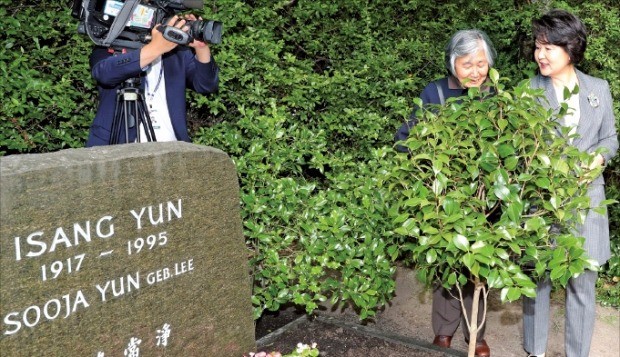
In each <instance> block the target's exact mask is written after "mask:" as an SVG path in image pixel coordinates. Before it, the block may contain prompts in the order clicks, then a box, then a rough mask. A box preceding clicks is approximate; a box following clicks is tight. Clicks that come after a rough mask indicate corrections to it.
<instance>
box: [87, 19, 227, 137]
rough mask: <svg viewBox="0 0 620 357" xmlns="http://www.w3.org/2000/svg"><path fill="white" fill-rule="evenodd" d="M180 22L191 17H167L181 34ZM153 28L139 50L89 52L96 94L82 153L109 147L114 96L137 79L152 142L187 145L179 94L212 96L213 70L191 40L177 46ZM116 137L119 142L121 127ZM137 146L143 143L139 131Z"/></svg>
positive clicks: (132, 132) (205, 48)
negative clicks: (139, 78) (95, 83)
mask: <svg viewBox="0 0 620 357" xmlns="http://www.w3.org/2000/svg"><path fill="white" fill-rule="evenodd" d="M186 20H191V21H195V20H196V17H195V16H194V15H185V16H184V17H179V16H176V15H175V16H173V17H172V18H171V19H170V20H169V21H168V23H167V25H168V26H174V27H177V28H179V29H182V30H183V31H185V32H187V31H188V29H189V27H188V26H187V25H186ZM158 27H159V26H154V27H153V29H152V30H151V36H152V39H151V41H150V42H149V43H148V44H146V45H144V47H142V48H141V49H138V50H132V51H129V52H126V51H124V50H123V51H122V52H121V53H115V51H114V50H113V49H111V48H104V47H95V48H94V49H93V51H92V53H91V55H90V67H91V72H92V75H93V77H94V79H95V80H96V81H97V89H98V91H99V107H98V109H97V115H96V116H95V119H94V121H93V124H92V126H91V128H90V133H89V135H88V141H87V143H86V146H87V147H91V146H99V145H109V144H110V138H111V136H112V133H111V129H112V123H113V122H114V119H115V118H114V117H115V107H116V95H117V90H118V89H120V88H121V85H122V84H123V82H124V81H125V80H127V79H131V78H137V77H141V83H142V84H141V86H142V88H143V89H144V92H143V93H144V99H145V102H146V103H145V104H146V105H145V106H146V109H147V110H148V112H149V115H150V118H151V122H152V123H153V129H154V131H155V138H156V140H157V141H177V140H180V141H187V142H189V141H190V138H189V135H188V133H187V118H186V102H185V89H186V87H189V88H190V89H192V90H194V91H196V92H198V93H201V94H206V93H213V92H215V91H217V89H218V81H219V79H218V72H219V69H218V67H217V64H216V63H215V60H214V58H213V56H212V54H211V50H210V49H209V45H208V44H207V43H205V42H201V41H198V40H194V41H193V42H191V43H190V44H189V47H191V48H192V49H193V50H192V49H190V48H188V47H184V46H178V45H177V44H176V43H174V42H170V41H168V40H166V39H165V38H164V37H163V34H162V33H161V32H160V31H159V30H158V29H157V28H158ZM136 126H138V125H137V124H136V125H135V126H133V127H132V128H129V142H135V141H137V137H138V136H137V130H136ZM120 127H121V129H120V131H121V133H120V135H119V136H118V137H119V138H121V139H122V140H123V141H124V140H125V132H124V131H125V129H124V125H120ZM140 128H141V131H142V134H140V138H141V140H140V141H146V140H145V139H144V138H145V135H144V129H143V128H142V126H140Z"/></svg>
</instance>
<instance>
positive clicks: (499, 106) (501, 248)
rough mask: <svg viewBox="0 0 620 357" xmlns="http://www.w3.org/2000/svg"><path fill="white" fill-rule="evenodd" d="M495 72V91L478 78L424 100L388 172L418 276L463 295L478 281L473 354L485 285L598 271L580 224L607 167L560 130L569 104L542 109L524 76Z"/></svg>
mask: <svg viewBox="0 0 620 357" xmlns="http://www.w3.org/2000/svg"><path fill="white" fill-rule="evenodd" d="M489 77H490V79H491V82H492V87H493V89H494V90H491V91H490V92H488V93H484V92H480V91H479V90H478V88H471V89H469V91H468V95H467V96H465V97H463V98H451V99H449V100H448V101H447V103H446V105H445V106H443V107H438V106H437V107H431V108H429V107H426V108H422V102H421V101H420V100H418V102H417V103H416V105H417V106H418V107H419V108H422V109H420V110H419V111H418V112H417V117H418V119H419V123H418V124H417V125H416V126H415V127H414V128H412V130H411V133H410V135H409V138H408V139H407V141H405V142H403V143H401V144H402V145H403V146H405V147H406V148H408V150H409V155H406V154H401V155H398V156H399V157H398V158H397V162H398V164H397V165H396V166H395V167H394V169H393V170H392V172H391V173H390V174H389V175H388V176H389V178H388V179H387V183H388V184H389V187H390V188H391V190H392V192H394V193H397V195H398V196H397V197H398V199H397V200H396V202H395V203H394V205H395V206H394V207H393V209H392V210H391V214H392V218H393V219H394V222H395V223H396V226H397V227H398V228H397V229H396V230H395V232H396V233H398V234H400V235H402V236H404V237H405V239H404V244H403V249H404V251H405V252H406V254H407V255H409V254H410V257H411V259H412V260H413V261H414V263H415V264H416V265H417V268H418V271H419V273H418V277H419V278H420V279H421V280H422V281H423V282H425V283H426V284H428V285H430V284H433V283H437V282H438V283H439V284H441V285H443V287H445V288H446V289H448V290H451V291H454V292H455V293H454V294H455V295H456V294H457V292H458V295H460V297H461V299H460V300H461V301H463V299H462V288H463V287H464V286H465V284H467V283H471V284H473V285H474V286H475V290H474V296H473V301H474V304H473V306H472V311H471V315H470V316H468V317H467V318H466V322H467V327H468V328H469V336H470V338H469V356H474V350H475V344H476V335H477V332H478V331H479V329H480V328H481V327H482V324H484V317H483V319H482V321H483V322H482V323H481V324H480V325H478V319H477V318H474V316H478V309H479V306H478V305H479V303H478V301H479V298H480V296H481V295H482V297H483V301H484V307H483V308H484V309H485V311H484V314H483V316H484V315H486V298H487V296H488V293H489V289H501V299H502V301H514V300H517V299H519V298H520V297H521V296H522V295H525V296H528V297H534V296H535V295H536V291H535V288H536V284H535V281H537V280H538V279H540V278H542V277H545V276H547V275H548V276H549V277H550V278H551V280H552V281H553V282H554V283H557V284H559V285H562V286H565V285H566V283H567V282H568V280H569V279H570V277H571V276H574V275H577V274H580V273H581V272H583V271H584V269H597V266H596V262H595V261H594V260H591V259H589V258H588V257H587V255H586V253H585V251H584V249H583V248H582V246H583V238H581V237H578V236H576V232H577V231H576V230H575V227H576V225H577V224H579V223H581V222H583V219H584V218H585V213H586V211H587V210H588V209H589V206H590V202H589V198H588V197H587V195H586V191H587V186H588V185H587V183H588V182H589V181H590V180H592V179H593V178H594V177H596V175H599V174H600V173H601V172H600V171H601V169H595V170H590V169H588V165H589V163H590V162H591V160H592V157H593V156H592V155H591V154H588V153H584V152H580V151H579V150H577V149H576V148H575V147H573V146H571V145H569V144H568V140H571V139H572V138H571V137H570V136H569V135H567V134H568V132H567V131H566V130H564V131H563V132H562V131H559V129H558V125H557V120H556V119H557V116H558V115H563V114H564V113H565V112H566V110H567V108H566V107H564V108H562V109H561V110H560V113H559V114H557V113H556V114H554V113H553V111H552V110H550V109H546V108H545V107H544V106H543V105H542V104H541V103H540V100H541V98H542V97H543V94H542V92H541V91H540V90H534V89H531V88H530V87H529V82H528V81H523V82H522V83H520V84H519V85H518V86H516V87H515V88H512V89H506V88H505V86H504V85H503V84H502V83H503V80H500V79H499V74H498V72H497V71H495V70H491V72H490V73H489ZM489 93H493V94H489ZM566 94H570V93H566ZM608 203H609V202H604V203H603V204H608ZM595 209H596V210H597V211H599V212H600V209H604V208H600V209H599V208H595ZM463 310H464V311H465V309H463ZM465 315H467V314H465Z"/></svg>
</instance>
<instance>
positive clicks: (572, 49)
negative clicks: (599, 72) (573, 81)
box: [532, 9, 588, 63]
mask: <svg viewBox="0 0 620 357" xmlns="http://www.w3.org/2000/svg"><path fill="white" fill-rule="evenodd" d="M532 25H533V31H532V34H533V35H534V41H538V42H540V43H543V44H551V45H555V46H560V47H562V48H563V49H564V51H566V53H568V55H569V57H570V60H571V62H572V63H579V62H581V61H582V60H583V56H584V53H585V52H586V47H587V45H588V38H587V35H586V27H585V25H584V24H583V22H581V20H580V19H579V18H578V17H577V16H575V15H573V14H571V13H570V12H568V11H565V10H559V9H555V10H551V11H549V12H547V13H546V14H544V15H543V16H541V17H540V18H539V19H535V20H534V21H532Z"/></svg>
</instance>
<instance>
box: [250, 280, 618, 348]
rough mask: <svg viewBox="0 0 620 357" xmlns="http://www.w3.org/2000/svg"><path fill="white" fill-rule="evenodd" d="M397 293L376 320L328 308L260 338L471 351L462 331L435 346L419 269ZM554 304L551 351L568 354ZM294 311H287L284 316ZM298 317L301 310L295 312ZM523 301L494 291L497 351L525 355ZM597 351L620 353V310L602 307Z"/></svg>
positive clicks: (279, 342)
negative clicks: (504, 299) (504, 298)
mask: <svg viewBox="0 0 620 357" xmlns="http://www.w3.org/2000/svg"><path fill="white" fill-rule="evenodd" d="M396 286H397V289H396V296H395V298H394V299H393V300H392V302H391V304H390V305H389V306H387V307H386V308H385V309H383V311H381V312H380V313H379V314H378V315H377V317H376V319H375V320H374V321H371V322H368V323H366V324H364V325H360V324H359V321H358V320H357V318H356V316H355V315H354V314H353V313H351V312H350V311H346V310H345V311H329V310H326V311H322V312H320V314H319V318H318V319H315V320H312V321H308V320H306V319H299V320H297V321H296V322H294V323H293V324H291V325H289V326H288V327H286V328H283V329H281V330H280V333H279V334H277V335H274V334H272V335H267V336H266V337H265V338H263V339H262V342H261V340H259V342H260V343H259V347H261V349H262V350H278V349H279V350H281V351H282V352H290V351H291V350H292V349H293V348H294V346H295V344H296V343H297V342H304V343H308V344H309V343H312V342H317V343H319V350H321V356H335V357H336V356H337V357H344V356H365V357H374V356H377V357H380V356H381V357H386V356H391V357H400V356H420V357H426V356H428V357H431V356H465V355H466V351H467V346H466V344H465V342H464V341H463V338H462V332H461V331H460V328H459V331H457V333H456V335H455V338H454V340H453V344H452V347H453V348H452V349H450V350H439V349H437V348H435V346H432V345H431V344H430V342H431V341H432V339H433V332H432V329H431V324H430V311H431V294H430V292H429V291H427V290H426V289H424V288H423V287H422V286H421V285H420V284H419V282H418V281H417V279H416V278H415V274H414V272H413V271H411V270H409V269H406V268H399V269H398V273H397V280H396ZM557 296H558V298H557V299H556V301H554V304H553V306H552V321H551V325H550V339H549V345H548V349H547V356H548V357H561V356H564V353H563V351H564V333H563V332H564V308H563V304H562V301H561V300H562V298H561V296H562V295H561V294H557ZM287 315H288V317H287V318H288V319H289V320H290V319H291V314H290V313H289V314H286V313H283V314H281V316H282V317H281V318H284V317H285V316H287ZM293 317H294V318H296V317H298V316H293ZM521 330H522V320H521V303H520V302H515V303H506V304H502V303H501V302H500V301H499V298H498V297H497V296H496V295H494V294H493V293H492V294H491V296H490V297H489V310H488V312H487V334H486V340H487V342H488V344H489V345H490V347H491V354H492V356H494V357H523V356H525V353H524V351H523V349H522V347H521V340H522V331H521ZM590 356H591V357H620V311H619V310H617V309H614V308H604V307H601V306H599V307H597V318H596V323H595V330H594V337H593V341H592V348H591V350H590Z"/></svg>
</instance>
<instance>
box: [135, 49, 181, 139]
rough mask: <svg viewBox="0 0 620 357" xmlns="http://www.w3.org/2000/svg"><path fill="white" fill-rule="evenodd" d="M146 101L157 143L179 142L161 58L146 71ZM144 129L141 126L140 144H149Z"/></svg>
mask: <svg viewBox="0 0 620 357" xmlns="http://www.w3.org/2000/svg"><path fill="white" fill-rule="evenodd" d="M144 99H145V104H146V109H147V110H148V113H149V116H150V118H151V123H152V124H153V130H154V131H155V139H156V141H160V142H164V141H177V138H176V135H175V134H174V128H173V127H172V121H171V119H170V112H169V111H168V101H167V100H166V76H165V74H164V67H163V63H162V58H161V56H159V57H158V58H157V59H155V60H154V61H153V62H152V63H151V64H150V65H149V67H148V68H147V69H146V83H145V86H144ZM147 141H148V140H147V139H146V133H145V131H144V127H143V126H142V125H141V126H140V142H147Z"/></svg>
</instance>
